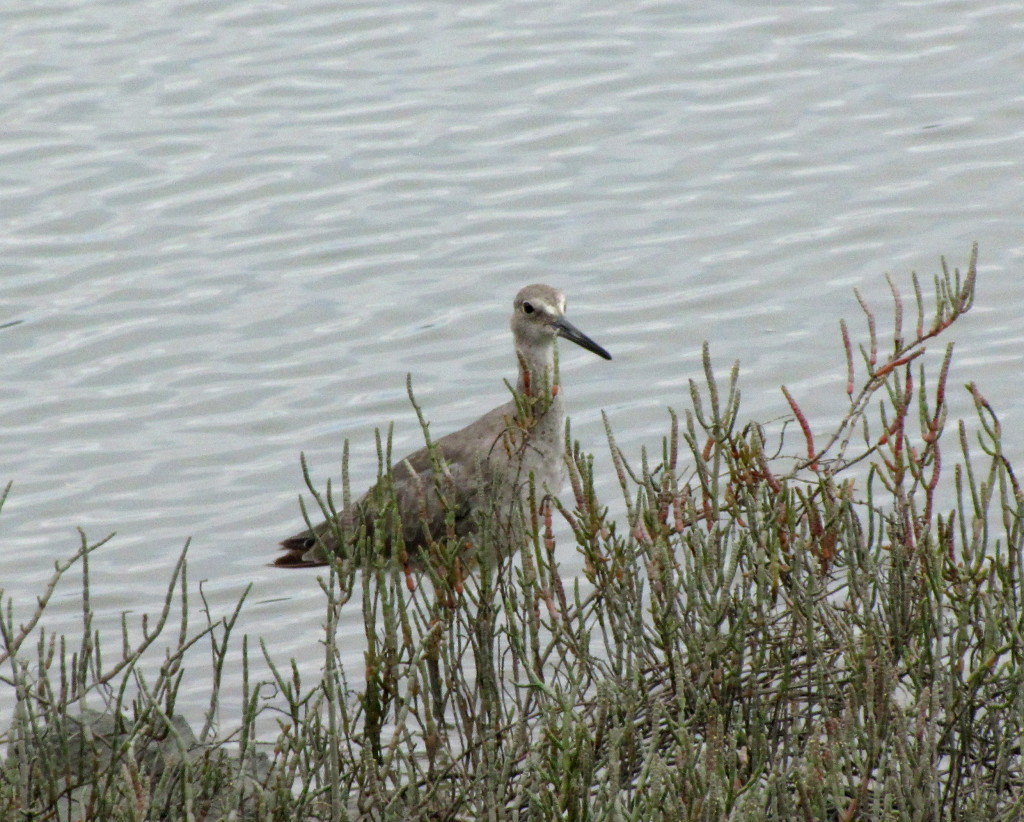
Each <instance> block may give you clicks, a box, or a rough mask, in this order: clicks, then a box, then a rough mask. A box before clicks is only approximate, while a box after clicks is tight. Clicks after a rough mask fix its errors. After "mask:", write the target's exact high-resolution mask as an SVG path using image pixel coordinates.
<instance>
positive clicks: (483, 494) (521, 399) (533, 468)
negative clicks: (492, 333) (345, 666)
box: [274, 285, 612, 568]
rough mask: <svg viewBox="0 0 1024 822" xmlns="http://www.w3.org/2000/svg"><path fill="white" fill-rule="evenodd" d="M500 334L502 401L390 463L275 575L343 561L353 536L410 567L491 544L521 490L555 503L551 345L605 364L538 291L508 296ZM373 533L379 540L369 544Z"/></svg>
mask: <svg viewBox="0 0 1024 822" xmlns="http://www.w3.org/2000/svg"><path fill="white" fill-rule="evenodd" d="M510 325H511V328H512V339H513V342H514V344H515V352H516V358H517V360H518V363H519V379H518V382H517V383H516V389H515V392H514V394H513V398H512V400H510V401H509V402H507V403H505V404H504V405H500V406H498V407H497V408H495V409H493V410H491V411H488V412H487V413H486V414H484V415H483V416H482V417H480V419H478V420H476V421H475V422H472V423H470V424H469V425H467V426H466V427H465V428H462V429H460V430H458V431H455V432H453V433H451V434H448V435H447V436H445V437H442V438H441V439H439V440H437V441H436V442H435V443H434V444H433V445H432V446H429V447H424V448H421V449H420V450H419V451H416V452H414V453H412V454H410V455H409V456H407V457H406V458H405V459H402V460H399V461H398V462H396V463H395V464H394V465H393V466H391V470H390V472H389V473H388V474H387V475H386V476H385V477H384V478H383V479H381V480H380V481H379V482H378V483H377V484H376V485H375V486H374V487H373V488H371V489H370V490H369V491H367V492H366V493H365V494H364V495H363V496H362V497H360V498H359V500H358V501H356V502H355V503H354V504H353V505H352V506H351V508H350V509H349V510H347V511H342V512H340V513H339V514H338V516H337V517H336V518H334V519H328V520H326V521H325V522H322V523H321V524H320V525H317V526H316V527H315V528H311V529H309V530H306V531H303V532H302V533H299V534H296V535H295V536H293V537H289V538H288V539H286V540H284V541H282V542H281V547H282V548H283V550H284V552H285V553H284V554H283V555H282V556H280V557H279V558H278V560H277V561H276V562H275V563H274V564H275V565H277V566H280V567H287V568H295V567H308V566H317V565H325V564H327V563H328V562H329V558H330V556H331V555H332V554H334V555H337V556H346V555H347V552H348V551H349V550H350V549H351V546H352V545H353V544H354V543H355V542H356V540H357V539H358V534H359V533H360V532H361V531H365V533H366V535H367V538H366V540H365V542H364V543H363V544H364V545H370V544H374V542H376V544H377V545H383V546H385V547H386V549H387V550H393V548H394V545H395V537H396V536H397V537H400V544H401V547H403V548H404V550H405V551H406V552H407V553H408V555H409V556H410V557H415V556H416V555H417V554H418V553H419V552H420V551H422V550H423V549H424V548H425V547H426V546H429V545H431V544H433V543H434V542H435V541H438V540H443V539H445V538H447V537H450V536H455V537H457V538H459V539H461V540H463V541H464V543H465V545H466V547H467V551H471V550H472V546H473V543H474V537H478V536H480V535H481V534H482V532H487V533H488V534H489V538H490V539H491V540H492V541H493V540H495V539H497V540H498V541H499V542H500V541H501V539H502V536H501V535H502V533H503V532H506V533H507V532H509V531H510V530H511V526H512V523H513V521H514V520H515V518H516V516H517V509H518V511H519V512H520V513H521V510H522V505H521V503H522V502H524V501H525V500H526V499H527V498H528V495H529V493H530V488H531V483H532V487H533V488H534V489H536V492H537V493H538V495H543V494H557V493H558V490H559V488H560V487H561V485H562V481H563V477H564V473H565V465H564V461H563V455H564V451H565V445H564V439H563V437H564V428H565V410H564V405H563V402H562V392H561V391H560V390H559V389H560V386H559V384H558V371H557V367H556V357H555V339H556V338H557V337H562V338H564V339H567V340H570V341H572V342H574V343H576V344H577V345H579V346H582V347H583V348H585V349H587V350H588V351H592V352H593V353H595V354H597V355H598V356H599V357H603V358H604V359H606V360H610V359H611V358H612V356H611V354H609V353H608V352H607V351H605V349H604V348H602V347H601V346H600V345H598V344H597V343H596V342H594V341H593V340H592V339H590V337H588V336H587V335H586V334H584V333H583V332H582V331H580V330H579V329H578V328H577V327H576V326H574V325H573V324H572V323H571V322H569V321H568V320H567V319H566V318H565V295H564V294H562V292H561V291H559V290H558V289H555V288H552V287H551V286H548V285H528V286H526V287H525V288H523V289H522V290H521V291H520V292H519V293H518V294H517V295H516V298H515V300H514V301H513V304H512V319H511V321H510ZM389 500H393V505H391V506H390V508H388V503H389ZM382 510H388V511H390V514H385V515H382V514H381V511H382ZM382 526H383V527H386V528H387V529H388V532H389V533H388V534H386V535H385V538H384V539H383V540H376V541H374V539H373V537H374V536H375V535H374V530H375V529H377V528H380V527H382ZM346 543H347V544H346ZM506 548H507V549H508V550H515V547H514V546H506Z"/></svg>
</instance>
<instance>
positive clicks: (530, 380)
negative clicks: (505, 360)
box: [516, 343, 558, 402]
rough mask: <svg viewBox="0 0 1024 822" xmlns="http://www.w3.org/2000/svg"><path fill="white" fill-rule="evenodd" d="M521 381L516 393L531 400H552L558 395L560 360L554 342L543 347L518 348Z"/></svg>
mask: <svg viewBox="0 0 1024 822" xmlns="http://www.w3.org/2000/svg"><path fill="white" fill-rule="evenodd" d="M516 356H517V358H518V359H519V381H518V382H517V384H516V393H517V394H519V395H520V396H522V397H526V398H529V399H530V400H537V401H540V402H543V401H544V400H548V401H550V400H551V399H552V398H553V397H556V396H557V395H558V361H557V358H556V356H555V346H554V343H552V344H551V345H549V346H545V347H544V348H542V349H527V350H522V349H517V350H516Z"/></svg>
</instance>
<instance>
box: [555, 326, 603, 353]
mask: <svg viewBox="0 0 1024 822" xmlns="http://www.w3.org/2000/svg"><path fill="white" fill-rule="evenodd" d="M552 325H554V327H555V328H556V329H557V330H558V336H559V337H565V338H566V339H567V340H569V341H570V342H574V343H576V345H578V346H580V347H581V348H585V349H587V351H593V352H594V353H595V354H597V356H599V357H604V358H605V359H606V360H610V359H611V358H612V355H611V354H609V353H608V352H607V351H605V350H604V349H603V348H602V347H601V346H599V345H598V344H597V343H596V342H594V341H593V340H592V339H590V337H588V336H587V335H586V334H584V333H583V332H582V331H580V330H579V329H578V328H577V327H576V326H575V325H573V324H572V323H571V322H569V321H568V320H567V319H566V318H565V317H559V318H558V319H557V320H555V321H554V323H552Z"/></svg>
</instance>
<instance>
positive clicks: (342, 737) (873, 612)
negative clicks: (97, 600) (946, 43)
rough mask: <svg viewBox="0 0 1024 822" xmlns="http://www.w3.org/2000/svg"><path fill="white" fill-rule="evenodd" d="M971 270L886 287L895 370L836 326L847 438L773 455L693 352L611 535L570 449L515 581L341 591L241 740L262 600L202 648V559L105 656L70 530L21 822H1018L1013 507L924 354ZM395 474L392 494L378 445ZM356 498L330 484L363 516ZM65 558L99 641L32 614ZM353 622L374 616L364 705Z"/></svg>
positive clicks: (29, 696)
mask: <svg viewBox="0 0 1024 822" xmlns="http://www.w3.org/2000/svg"><path fill="white" fill-rule="evenodd" d="M976 271H977V250H976V249H974V250H972V253H971V257H970V261H969V265H968V267H967V270H966V272H965V273H964V274H961V273H960V272H959V271H957V270H953V271H950V270H949V269H948V267H947V266H946V265H945V262H943V264H942V272H941V273H940V274H939V275H938V276H936V277H935V278H934V279H933V284H934V290H933V294H932V296H931V297H930V298H929V299H927V300H926V299H925V297H924V288H923V287H922V285H921V282H920V280H919V278H917V277H916V275H915V276H914V277H913V278H912V287H913V300H912V303H911V304H910V310H909V311H907V309H906V306H907V303H906V301H905V300H904V298H903V297H902V295H901V293H900V291H899V289H898V288H897V287H896V285H895V283H894V282H893V280H892V279H891V278H890V279H889V288H890V292H891V300H892V305H893V309H894V314H893V316H894V322H893V329H892V331H893V333H892V335H891V338H889V339H888V341H887V342H885V343H883V341H882V340H883V338H882V335H881V334H880V333H879V331H878V329H877V322H876V318H875V313H874V310H873V309H872V308H871V307H870V305H869V303H868V301H867V300H865V299H861V300H860V302H861V306H862V309H863V312H864V315H865V320H866V329H867V330H866V339H865V341H864V343H863V344H861V345H855V344H854V342H853V335H852V334H851V332H850V331H849V329H848V327H847V325H846V324H845V323H841V324H840V336H841V339H842V342H843V347H844V350H845V352H846V360H847V371H846V375H845V377H846V393H847V397H848V409H847V411H846V413H845V415H844V416H843V418H842V419H841V420H840V421H839V423H838V424H837V425H836V426H835V427H834V429H833V430H832V431H831V432H829V433H828V435H827V436H822V435H821V434H820V433H817V432H815V431H813V430H812V426H811V425H810V423H809V422H808V420H807V417H806V415H805V414H804V412H803V411H802V409H801V406H800V403H799V399H798V398H797V397H795V396H794V394H793V392H790V391H789V390H787V389H785V388H783V393H784V396H785V398H786V401H787V403H788V405H789V408H790V411H791V412H792V417H793V424H792V425H789V426H786V427H784V428H783V431H782V434H781V436H780V435H778V434H769V433H768V429H766V428H765V427H764V426H762V425H759V424H756V423H745V422H743V421H741V419H740V415H739V408H740V396H739V389H738V384H739V369H738V366H734V367H733V368H732V369H731V370H730V372H729V374H728V377H727V378H726V379H725V380H722V381H720V380H719V378H718V377H717V376H716V374H715V373H714V370H713V368H712V364H711V357H710V353H709V348H708V346H707V345H706V344H705V347H704V352H703V366H704V375H703V382H701V383H698V382H697V381H691V384H690V389H691V390H690V408H688V409H686V410H685V411H684V413H683V414H682V415H679V414H677V413H676V412H674V411H670V412H669V432H668V434H667V435H666V436H665V437H664V439H663V442H662V444H661V447H660V449H659V452H658V453H655V454H649V453H647V452H646V451H643V452H641V454H640V455H639V458H637V459H632V460H630V459H627V457H626V455H625V454H624V453H623V452H622V450H621V449H620V448H619V446H618V444H617V441H616V439H615V436H614V434H613V432H612V428H611V424H610V422H609V421H608V419H607V418H606V419H605V427H606V432H607V439H608V445H609V449H610V454H611V463H612V466H613V469H614V472H615V475H616V477H617V480H618V485H619V487H620V489H621V492H622V495H623V500H624V503H625V509H626V516H625V520H624V521H615V520H614V519H613V518H612V517H611V516H610V514H609V509H608V507H607V505H606V504H605V502H604V501H602V500H601V499H599V497H598V494H597V492H596V491H595V483H594V479H595V470H596V468H595V460H594V458H593V456H592V455H591V454H590V453H588V452H587V451H585V450H584V449H583V448H581V446H580V445H579V444H578V443H577V442H575V441H574V440H573V438H572V436H571V434H570V432H569V430H568V428H567V431H566V445H567V467H568V472H569V479H570V489H571V490H570V492H569V493H567V494H566V495H565V497H564V499H563V500H561V501H559V500H547V499H545V500H536V501H534V502H532V503H531V505H530V506H529V510H527V511H524V518H525V522H526V528H525V534H524V542H523V547H522V549H521V550H520V551H519V552H518V553H516V554H515V555H514V556H511V557H504V558H500V559H496V560H495V561H493V562H490V561H487V562H481V563H480V564H479V566H478V567H476V568H474V569H471V570H467V569H466V568H465V567H463V565H462V562H461V558H460V552H459V550H458V548H457V546H454V545H452V544H445V543H439V544H438V545H437V546H436V550H433V551H431V552H430V558H429V561H426V562H424V563H423V568H422V569H421V570H420V571H418V572H417V573H416V574H411V573H410V572H409V570H408V568H407V563H405V562H403V561H402V560H403V558H402V557H401V556H400V555H399V556H398V557H396V558H393V559H391V558H387V557H383V556H381V555H380V554H379V553H377V554H374V553H373V552H372V551H364V552H361V553H362V554H363V558H362V560H361V561H360V563H359V564H358V565H357V563H356V562H355V561H343V562H339V563H337V564H336V565H335V566H332V567H331V568H329V569H327V571H326V573H325V574H324V575H323V576H321V577H319V580H320V585H321V588H322V591H323V595H324V622H323V626H324V630H323V635H322V637H321V649H322V652H323V668H322V675H321V676H320V677H319V678H318V679H316V680H315V681H312V682H306V681H303V679H302V677H301V676H300V674H299V670H298V667H297V666H296V665H295V664H294V662H291V663H288V664H283V665H279V664H278V663H276V662H275V661H274V654H273V649H271V648H269V647H267V645H266V643H264V642H263V641H262V640H259V654H260V655H261V656H262V658H263V660H264V661H265V662H266V664H267V665H269V668H270V670H271V672H272V674H271V677H270V679H269V680H268V681H263V682H257V681H252V680H251V678H250V676H249V672H248V666H247V665H243V678H242V681H241V683H239V684H238V685H237V686H234V687H237V688H238V689H240V691H241V695H242V704H243V706H244V709H243V713H242V715H241V716H240V717H237V718H236V720H235V722H234V723H230V722H227V721H226V720H225V719H224V718H223V716H221V718H220V726H219V727H218V724H217V721H216V720H217V717H218V716H219V715H220V713H221V712H220V711H218V705H219V699H220V689H221V688H222V687H227V683H225V682H224V681H223V678H222V676H221V673H220V672H221V671H222V669H223V665H224V660H225V659H226V656H227V654H228V651H229V649H230V648H232V647H235V646H236V645H238V644H240V645H241V648H242V657H243V662H247V661H248V659H249V655H250V654H251V653H254V652H255V651H254V650H253V648H252V647H251V640H250V638H249V637H242V638H240V639H239V638H237V637H236V636H235V635H234V629H235V626H236V622H237V619H238V615H239V612H240V609H241V607H242V605H243V602H244V599H245V596H244V595H243V596H242V597H241V598H240V600H239V602H238V605H237V607H236V608H235V609H234V610H233V611H232V612H231V613H230V614H229V615H228V616H225V617H222V618H218V619H215V618H213V617H212V616H211V615H210V610H209V607H208V606H206V604H205V603H203V614H204V619H203V620H202V621H201V623H200V624H199V626H198V627H195V626H193V624H192V623H191V622H189V621H188V620H187V618H186V615H187V613H188V610H189V607H190V596H191V589H190V586H189V584H188V581H187V564H186V562H185V554H184V553H183V554H182V558H181V560H180V561H179V563H178V565H177V567H176V568H175V570H174V572H173V574H172V578H171V580H170V583H169V586H168V589H167V598H166V600H165V603H164V607H163V610H162V611H161V612H160V614H159V615H158V616H157V617H156V619H155V620H153V621H152V622H146V623H144V624H143V626H142V631H141V640H140V639H139V638H138V637H136V636H135V634H136V633H138V632H137V631H132V630H129V627H128V625H127V621H126V620H125V621H124V622H123V636H122V637H121V642H120V645H121V648H120V649H119V650H118V649H116V648H111V647H109V642H108V640H106V639H105V638H101V637H99V636H98V635H96V634H95V633H94V631H93V630H92V629H91V625H92V619H93V612H92V610H91V605H90V603H89V597H88V590H89V557H90V554H91V553H92V552H93V551H95V550H98V549H99V548H100V547H101V545H102V542H101V543H95V544H93V543H89V542H88V541H87V540H86V538H85V536H84V535H83V537H82V543H81V546H80V547H79V550H78V551H77V552H76V553H75V554H74V555H73V556H72V557H71V558H70V559H69V560H67V561H66V562H64V563H59V564H58V565H57V568H56V569H55V572H54V576H53V579H52V581H51V584H50V585H49V586H48V588H47V590H46V591H45V592H44V594H43V595H42V596H41V597H40V598H39V601H38V604H37V607H36V608H35V609H34V611H33V612H32V614H31V615H30V616H29V618H28V619H27V620H25V621H24V622H23V623H19V622H18V621H17V619H16V618H15V616H14V606H13V603H11V601H10V599H9V597H5V598H4V599H3V602H2V614H0V639H2V640H3V646H2V649H0V682H2V683H3V686H4V687H11V688H13V689H14V691H15V693H16V697H17V698H16V710H15V715H14V717H13V718H12V721H11V724H10V727H9V729H8V730H7V731H6V732H4V733H3V734H2V735H0V744H2V745H4V746H6V750H7V758H6V760H5V762H4V764H3V767H2V768H0V819H4V820H7V819H11V820H16V819H24V820H29V819H31V820H46V819H54V820H58V819H59V820H73V819H89V820H95V819H110V820H122V819H124V820H150V819H195V820H203V819H210V820H213V819H238V820H289V822H296V821H297V820H344V819H366V820H392V819H393V820H408V819H430V820H463V819H464V820H476V819H493V820H506V819H507V820H549V819H567V820H634V819H635V820H758V822H760V821H761V820H786V821H787V822H788V821H789V820H823V819H829V820H843V821H844V822H852V820H951V821H953V820H975V819H977V820H986V822H992V820H1007V821H1008V822H1009V820H1016V819H1020V818H1024V774H1022V761H1021V745H1022V738H1024V673H1022V667H1021V658H1022V653H1024V639H1022V637H1024V612H1022V607H1021V597H1022V595H1024V586H1022V579H1021V575H1022V570H1021V569H1022V560H1024V555H1022V554H1024V536H1022V528H1021V516H1022V512H1024V494H1022V491H1021V488H1020V485H1019V483H1018V480H1017V478H1016V476H1015V474H1014V471H1013V468H1012V466H1011V465H1010V463H1009V461H1008V460H1007V458H1006V456H1005V454H1004V451H1003V446H1002V431H1001V428H1000V425H999V421H998V418H997V416H996V414H995V412H994V411H993V409H992V408H991V407H990V405H989V404H988V402H987V401H986V399H985V398H984V396H983V394H982V393H981V390H980V389H979V388H978V386H976V385H975V384H973V383H972V384H969V385H968V386H967V390H968V392H969V396H970V397H971V400H972V402H973V406H974V409H975V412H976V414H977V430H976V432H974V433H973V434H971V433H969V429H968V426H967V425H966V424H965V423H964V422H960V423H958V424H957V425H956V426H950V425H948V420H947V396H948V391H949V386H948V384H947V383H948V380H949V373H950V363H951V361H952V356H953V348H952V344H951V343H950V344H948V345H947V346H946V348H945V349H944V352H943V354H942V357H941V360H940V364H939V367H938V371H937V373H936V374H929V373H928V369H927V368H926V367H925V365H924V362H925V358H924V357H923V354H924V353H925V351H926V350H927V349H928V347H929V346H930V345H932V344H933V343H934V342H935V341H937V339H938V338H939V337H942V336H945V335H947V332H948V329H949V328H950V326H952V325H953V324H954V323H956V322H957V321H958V320H959V319H960V318H961V317H962V316H963V315H964V314H965V313H966V312H967V311H969V309H970V308H971V306H972V304H973V300H974V294H975V280H976ZM858 296H859V295H858ZM414 404H415V403H414ZM421 419H422V417H421ZM948 429H952V430H948ZM425 433H426V432H425ZM950 441H952V442H950ZM793 442H796V443H797V447H796V450H795V452H794V451H793V450H792V449H793V446H792V443H793ZM378 448H379V455H380V465H381V473H382V475H383V474H384V473H386V471H387V467H386V466H388V465H389V464H390V462H391V460H390V453H389V452H390V447H389V438H387V437H382V438H379V439H378ZM307 482H309V479H308V473H307ZM309 485H310V491H311V492H312V493H313V497H314V500H315V501H316V505H317V507H318V508H320V509H321V511H322V512H323V513H324V514H330V513H331V512H332V511H334V510H335V505H334V503H333V494H332V489H331V488H330V487H328V488H327V489H326V490H325V491H324V493H322V494H320V493H317V491H316V489H314V488H313V487H312V483H311V482H309ZM347 485H348V482H347V475H346V472H345V471H344V470H343V480H342V489H341V495H342V503H343V504H342V506H341V507H342V508H344V503H347V502H348V499H349V495H348V488H347ZM947 500H948V501H950V502H947ZM947 506H948V507H947ZM385 508H386V506H385ZM387 515H388V513H387V511H386V510H385V511H382V514H381V516H382V517H385V516H387ZM557 518H563V519H564V520H565V521H566V522H567V523H568V525H569V528H570V530H571V534H572V539H573V542H574V545H573V546H572V547H571V548H570V547H569V546H566V545H565V544H561V545H559V544H556V543H557V540H556V533H557V531H558V529H557V528H556V527H555V521H556V519H557ZM569 550H575V551H577V552H578V553H579V555H580V558H581V560H582V563H581V564H582V568H583V571H582V573H581V574H580V575H579V576H576V577H573V578H568V577H565V576H563V574H562V573H561V572H560V565H559V556H560V555H562V556H564V553H565V552H566V551H569ZM367 554H368V555H369V556H371V557H376V558H375V559H369V560H367V559H366V556H365V555H367ZM75 565H77V566H78V567H80V568H81V571H82V603H83V634H82V639H81V642H80V643H78V644H73V643H72V642H71V641H69V640H67V639H66V638H65V637H63V636H54V635H52V634H49V633H47V632H46V630H45V627H44V626H43V624H42V621H41V617H42V616H43V613H44V611H45V609H46V606H47V602H48V600H49V597H50V595H51V594H52V592H53V590H54V588H55V587H56V585H57V584H58V582H59V581H60V579H61V578H62V577H63V576H65V575H66V574H67V573H68V571H69V570H70V568H71V567H72V566H75ZM174 601H177V602H179V603H180V606H181V608H180V610H181V612H182V620H181V623H180V625H179V626H178V630H177V634H176V636H173V637H170V639H169V641H168V637H167V636H166V634H167V633H171V632H172V627H171V625H170V624H169V622H168V614H169V613H170V606H171V604H172V602H174ZM193 607H194V606H193ZM342 608H348V609H353V608H360V609H361V613H362V616H363V624H364V638H363V639H364V642H365V648H366V650H365V654H364V665H363V669H362V670H361V671H359V672H358V675H354V676H353V677H352V680H351V682H356V683H357V684H356V685H355V686H353V685H352V684H351V683H350V679H349V676H347V675H346V671H345V670H344V667H343V665H342V664H341V654H340V650H339V643H341V642H343V641H344V637H340V636H339V614H340V613H341V609H342ZM197 643H209V646H210V648H211V651H212V660H213V668H214V678H213V682H214V685H213V688H212V692H211V695H210V710H209V713H208V715H207V720H206V722H205V723H204V726H203V727H202V728H201V729H200V730H199V732H198V733H194V732H193V731H192V729H190V728H189V727H188V725H187V723H184V722H183V721H182V720H181V718H180V717H179V716H177V715H176V713H175V700H176V698H177V694H178V693H179V690H180V688H182V687H187V685H186V683H187V677H186V674H187V671H186V668H185V666H184V665H183V661H182V660H183V658H184V655H185V652H186V651H187V650H188V649H189V648H190V647H192V646H194V645H196V644H197ZM164 646H166V647H164ZM159 653H163V655H164V663H163V665H162V666H161V668H160V671H159V674H158V676H156V678H155V679H151V678H147V677H146V676H144V675H143V674H142V672H141V668H140V665H139V662H140V660H141V659H142V658H143V657H144V656H146V655H147V654H159ZM349 673H350V675H351V672H349ZM85 696H89V697H90V701H91V702H93V703H97V702H102V705H103V708H104V710H103V711H84V712H83V711H82V710H81V705H82V703H83V697H85ZM268 717H273V718H274V720H275V723H274V724H275V726H276V733H275V734H272V735H271V736H270V737H268V736H267V735H266V734H264V735H262V736H261V734H260V733H259V732H258V731H257V723H258V722H261V723H262V722H264V721H265V720H266V718H268Z"/></svg>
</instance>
